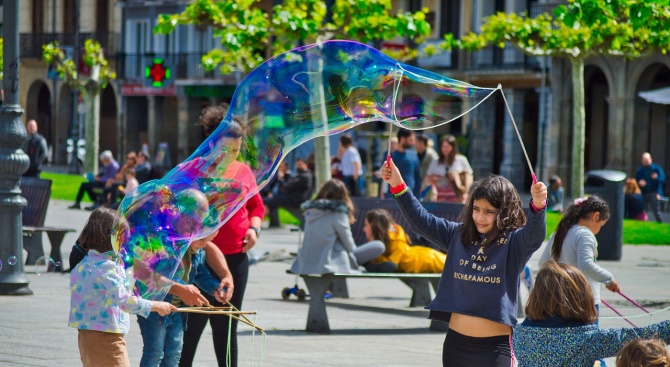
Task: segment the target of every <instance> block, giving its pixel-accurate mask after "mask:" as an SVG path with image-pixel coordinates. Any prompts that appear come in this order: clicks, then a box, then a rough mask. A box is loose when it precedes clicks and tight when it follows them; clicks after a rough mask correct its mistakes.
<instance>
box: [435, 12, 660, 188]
mask: <svg viewBox="0 0 670 367" xmlns="http://www.w3.org/2000/svg"><path fill="white" fill-rule="evenodd" d="M669 3H670V2H669V1H668V0H651V1H650V0H570V1H568V3H567V4H565V5H560V6H558V7H556V9H555V10H554V12H553V14H549V13H545V14H541V15H538V16H537V17H534V18H531V17H529V16H527V14H525V13H522V14H515V13H510V14H506V13H502V12H499V13H496V14H493V15H491V16H490V17H488V19H486V20H485V22H484V24H483V25H482V27H481V30H480V32H479V33H474V32H471V33H469V34H467V35H465V36H463V37H462V38H461V39H456V38H455V37H454V36H453V34H447V35H445V38H444V41H445V42H444V43H443V45H442V46H443V47H444V48H447V49H451V48H460V49H466V50H478V49H481V48H484V47H487V46H489V45H493V46H497V47H500V48H504V47H507V46H512V47H516V48H518V49H519V50H521V51H523V52H524V53H526V54H528V55H535V56H551V57H563V58H567V59H569V60H570V61H571V64H572V92H573V136H574V142H573V150H572V165H573V167H572V184H571V193H572V195H573V196H575V197H580V196H582V195H583V193H584V187H583V185H584V136H585V132H584V129H585V113H584V60H585V59H587V58H589V57H592V56H601V55H602V56H619V57H626V58H635V57H640V56H644V55H646V54H650V53H653V52H661V53H664V54H665V53H667V52H668V49H669V48H670V22H669V20H670V5H669Z"/></svg>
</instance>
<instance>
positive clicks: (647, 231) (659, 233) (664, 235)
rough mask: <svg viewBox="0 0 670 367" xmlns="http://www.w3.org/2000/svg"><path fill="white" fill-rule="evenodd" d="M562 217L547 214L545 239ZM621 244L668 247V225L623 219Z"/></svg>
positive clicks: (669, 235)
mask: <svg viewBox="0 0 670 367" xmlns="http://www.w3.org/2000/svg"><path fill="white" fill-rule="evenodd" d="M562 217H563V216H562V215H561V214H558V213H547V238H549V236H550V235H551V234H552V233H554V231H556V227H558V222H560V221H561V218H562ZM623 243H624V244H626V245H670V224H666V223H656V222H642V221H639V220H631V219H624V221H623Z"/></svg>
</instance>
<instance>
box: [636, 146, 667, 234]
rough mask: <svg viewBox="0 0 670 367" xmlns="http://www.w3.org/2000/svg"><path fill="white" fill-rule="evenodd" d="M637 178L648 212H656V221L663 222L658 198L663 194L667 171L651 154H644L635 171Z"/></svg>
mask: <svg viewBox="0 0 670 367" xmlns="http://www.w3.org/2000/svg"><path fill="white" fill-rule="evenodd" d="M635 179H636V180H637V184H638V185H639V186H640V190H642V196H643V198H644V206H645V208H646V209H647V212H652V213H654V216H655V217H656V221H657V222H658V223H663V216H662V215H661V209H660V206H659V205H658V200H660V199H661V196H663V185H664V184H665V172H663V168H661V166H659V165H658V164H656V163H653V162H652V160H651V154H649V153H644V154H642V165H641V166H640V167H639V168H638V169H637V171H636V172H635Z"/></svg>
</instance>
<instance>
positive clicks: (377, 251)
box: [291, 180, 384, 274]
mask: <svg viewBox="0 0 670 367" xmlns="http://www.w3.org/2000/svg"><path fill="white" fill-rule="evenodd" d="M302 208H303V209H304V210H305V213H306V222H305V235H304V236H303V241H302V246H301V248H300V251H298V256H297V257H296V259H295V262H293V265H292V266H291V272H292V273H294V274H331V273H340V274H354V273H360V270H358V265H364V264H365V263H367V262H368V261H370V260H372V259H375V258H377V257H378V256H380V255H381V254H382V253H383V252H384V244H383V243H381V242H379V241H373V242H368V243H365V244H363V245H361V246H356V244H355V243H354V237H353V236H352V234H351V223H352V222H354V220H355V216H354V204H353V203H352V202H351V199H350V198H349V194H348V192H347V188H346V186H345V185H344V183H343V182H342V181H340V180H330V181H327V182H326V183H325V184H323V186H322V187H321V189H320V190H319V192H318V193H317V194H316V198H314V200H313V201H308V202H306V203H304V204H303V205H302Z"/></svg>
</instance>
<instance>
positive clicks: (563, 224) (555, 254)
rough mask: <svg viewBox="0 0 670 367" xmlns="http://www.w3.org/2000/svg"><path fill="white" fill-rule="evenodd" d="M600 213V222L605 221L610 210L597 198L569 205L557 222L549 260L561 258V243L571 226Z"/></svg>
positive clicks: (590, 197)
mask: <svg viewBox="0 0 670 367" xmlns="http://www.w3.org/2000/svg"><path fill="white" fill-rule="evenodd" d="M595 212H597V213H600V220H601V221H602V220H607V219H609V217H610V209H609V207H608V206H607V203H606V202H605V200H603V199H601V198H599V197H598V196H596V195H594V196H589V197H588V198H587V199H586V200H584V201H580V202H578V203H577V204H572V205H570V206H569V207H568V208H567V209H566V210H565V213H564V214H563V218H561V221H560V222H558V227H557V228H556V233H554V243H553V245H552V246H551V258H552V259H554V260H556V261H558V260H559V259H560V258H561V250H562V249H563V241H564V240H565V237H566V236H567V235H568V231H569V230H570V228H572V226H574V225H575V224H577V223H579V220H580V219H586V218H588V217H589V216H590V215H592V213H595Z"/></svg>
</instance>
